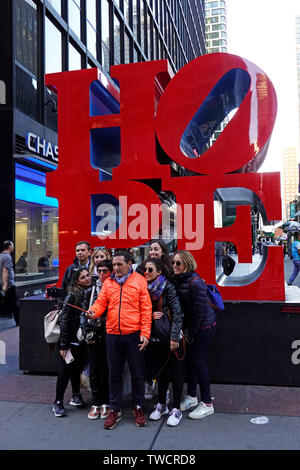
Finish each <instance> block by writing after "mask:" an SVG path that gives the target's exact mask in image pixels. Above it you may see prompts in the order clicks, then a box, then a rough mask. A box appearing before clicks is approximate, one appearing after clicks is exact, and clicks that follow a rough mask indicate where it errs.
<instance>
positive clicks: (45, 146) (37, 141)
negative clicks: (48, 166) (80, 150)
mask: <svg viewBox="0 0 300 470" xmlns="http://www.w3.org/2000/svg"><path fill="white" fill-rule="evenodd" d="M25 140H26V147H27V148H28V149H29V150H31V151H32V152H34V153H38V154H40V155H41V156H42V157H44V158H46V159H47V160H49V161H52V162H55V163H58V146H57V145H55V144H52V143H51V142H48V141H47V140H46V139H43V138H42V137H40V136H38V135H36V134H33V133H32V132H27V134H26V138H25Z"/></svg>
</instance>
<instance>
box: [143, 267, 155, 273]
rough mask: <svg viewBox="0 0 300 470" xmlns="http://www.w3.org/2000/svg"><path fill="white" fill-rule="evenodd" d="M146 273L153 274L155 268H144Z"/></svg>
mask: <svg viewBox="0 0 300 470" xmlns="http://www.w3.org/2000/svg"><path fill="white" fill-rule="evenodd" d="M144 273H150V274H151V273H153V268H144Z"/></svg>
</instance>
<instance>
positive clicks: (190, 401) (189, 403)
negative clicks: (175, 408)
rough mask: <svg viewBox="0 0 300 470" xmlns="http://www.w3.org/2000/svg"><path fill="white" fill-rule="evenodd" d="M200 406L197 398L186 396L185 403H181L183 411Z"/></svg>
mask: <svg viewBox="0 0 300 470" xmlns="http://www.w3.org/2000/svg"><path fill="white" fill-rule="evenodd" d="M196 405H198V398H197V397H190V395H186V396H185V397H184V399H183V401H182V402H181V403H180V409H181V411H186V410H189V409H190V408H193V406H196Z"/></svg>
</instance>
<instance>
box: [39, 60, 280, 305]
mask: <svg viewBox="0 0 300 470" xmlns="http://www.w3.org/2000/svg"><path fill="white" fill-rule="evenodd" d="M232 69H241V70H243V71H245V72H247V73H248V74H249V77H250V86H249V90H248V92H247V94H246V96H245V97H244V99H243V101H242V103H241V105H240V107H239V109H238V112H237V113H236V114H235V116H234V117H233V118H232V119H231V121H230V122H229V124H228V125H227V126H226V128H225V129H224V131H223V132H222V133H221V135H220V136H219V138H218V139H217V140H216V142H215V143H214V144H213V145H212V147H211V148H210V149H208V150H207V151H206V152H205V154H204V155H202V156H201V157H200V158H195V159H191V158H187V157H186V156H185V155H183V153H182V152H181V150H180V140H181V137H182V135H183V133H184V131H185V129H186V127H187V125H188V124H189V122H190V121H191V119H192V118H193V116H194V115H195V113H196V111H197V110H198V109H199V107H200V105H201V103H203V102H204V100H205V98H206V97H207V96H208V95H209V93H210V91H211V89H212V88H213V86H214V85H215V84H216V83H217V82H218V81H219V80H220V79H221V78H222V77H223V76H224V75H225V74H226V73H227V72H229V71H230V70H232ZM111 76H112V77H114V78H116V79H117V80H118V81H119V85H120V96H118V93H117V91H116V89H115V88H114V87H113V86H112V85H109V84H108V83H107V80H106V79H105V77H104V76H103V75H102V74H101V72H100V71H98V70H97V69H88V70H80V71H74V72H62V73H57V74H49V75H47V76H46V85H47V86H48V87H50V88H52V89H53V90H54V91H56V92H57V95H58V145H59V165H58V168H57V170H56V171H54V172H52V173H49V174H47V195H48V196H52V197H56V198H57V199H58V201H59V259H60V263H59V270H60V271H59V272H60V279H61V278H62V276H63V273H64V271H65V268H66V267H67V265H68V264H70V262H71V259H72V252H73V250H74V246H75V244H76V243H77V242H78V241H79V240H86V241H88V242H90V243H91V245H92V246H95V245H99V240H98V237H96V236H92V235H91V195H93V194H103V193H108V194H111V195H113V196H115V197H116V198H117V199H118V198H119V197H120V196H127V205H128V206H132V205H133V204H135V203H139V204H141V203H142V204H144V206H145V207H146V208H147V209H148V216H147V217H148V219H147V223H148V226H149V227H150V226H151V204H159V199H158V197H157V194H156V193H155V192H154V191H153V190H152V189H151V188H149V186H147V185H146V184H144V183H142V182H141V181H137V180H147V179H159V180H160V181H161V185H162V190H163V191H172V192H173V193H174V194H175V195H176V202H177V203H178V204H180V205H181V207H184V204H191V205H192V206H191V207H192V208H193V210H194V209H195V207H196V205H197V204H203V205H204V228H203V227H202V228H201V229H202V230H203V233H204V243H203V245H202V247H201V249H199V247H196V249H193V246H192V245H191V243H190V240H188V239H186V237H184V234H183V237H182V238H181V239H178V248H179V249H189V250H190V251H191V252H193V255H194V256H195V258H196V260H197V263H198V272H199V273H200V274H201V276H202V277H203V278H204V279H205V280H206V282H208V283H212V284H214V283H215V242H216V241H222V240H226V241H231V242H232V243H234V244H235V246H236V247H237V250H238V256H239V262H242V263H251V262H252V241H251V215H250V206H238V207H237V217H236V220H235V223H234V224H233V225H232V226H231V227H226V228H215V226H214V205H213V195H214V191H215V190H216V189H217V188H229V187H244V188H248V189H250V190H252V191H253V192H255V193H256V194H257V196H258V197H259V198H260V199H261V201H262V203H263V205H264V208H265V210H266V214H267V218H268V220H280V219H281V198H280V173H279V172H276V173H267V174H262V173H245V171H247V164H248V168H249V167H255V165H256V166H257V167H258V166H259V165H260V164H261V161H262V159H263V158H262V156H263V155H264V154H265V153H266V149H267V146H268V143H269V139H270V136H271V132H272V129H273V126H274V122H275V117H276V111H277V102H276V95H275V91H274V88H273V85H272V83H271V82H270V80H269V79H268V77H267V76H266V75H265V74H264V72H263V71H262V70H260V69H259V68H258V67H257V66H256V65H254V64H252V63H251V62H249V61H247V60H245V59H242V58H240V57H238V56H234V55H231V54H221V53H219V54H208V55H205V56H202V57H199V58H197V59H195V60H193V61H192V62H190V63H189V64H187V65H186V66H185V67H183V68H182V69H181V70H180V71H179V72H178V73H177V74H176V75H175V76H174V77H173V78H171V72H170V69H169V65H168V62H167V61H166V60H159V61H153V62H143V63H135V64H128V65H119V66H113V67H111ZM94 80H100V81H101V82H102V83H104V82H105V81H106V83H107V84H106V87H107V89H108V91H109V92H110V93H111V94H112V96H114V97H115V98H116V99H117V100H119V101H120V114H111V115H101V116H91V115H90V102H89V89H90V85H91V83H92V82H93V81H94ZM155 81H156V82H157V83H159V85H160V87H161V88H162V90H164V91H163V93H162V96H161V97H159V96H157V95H156V94H155V90H157V89H158V88H159V87H156V88H155V87H154V83H155ZM105 127H120V128H121V163H120V165H119V166H118V167H116V168H114V169H113V172H112V175H113V177H112V181H106V182H100V181H99V170H97V169H95V168H93V167H92V166H91V161H90V131H91V130H92V129H97V128H105ZM155 136H157V138H158V140H159V142H160V145H161V146H162V148H163V149H164V151H165V152H166V153H167V155H168V156H169V157H170V158H171V159H172V160H174V161H175V162H176V163H178V164H179V165H181V166H183V167H184V168H186V169H188V170H191V171H193V172H195V173H197V175H194V176H185V177H171V175H170V166H169V165H161V164H160V163H159V162H158V161H157V158H156V145H155ZM249 162H250V163H249ZM135 216H136V214H130V215H128V216H127V218H126V222H125V219H123V223H122V224H121V226H120V227H119V228H118V230H117V231H116V233H115V234H112V235H109V236H107V237H106V238H105V241H102V244H104V245H105V246H107V247H111V248H113V247H115V246H118V247H123V248H125V247H132V246H138V245H140V244H143V243H145V242H147V241H148V240H149V239H151V238H152V237H153V236H154V235H155V233H157V226H153V227H152V231H150V232H149V233H148V236H147V237H143V235H142V236H141V238H139V240H138V242H137V240H136V239H130V238H127V239H120V238H119V237H118V235H119V234H120V232H124V230H126V227H124V223H127V226H129V225H130V223H131V222H132V221H133V220H134V218H135ZM116 237H117V241H116ZM220 290H221V293H222V296H223V298H224V299H225V300H256V301H259V300H273V301H275V300H277V301H281V300H284V298H285V294H284V266H283V256H282V251H281V249H279V248H278V247H270V248H269V253H268V258H267V262H266V265H265V268H264V270H263V272H262V274H261V275H260V277H258V278H257V279H256V280H255V281H254V282H252V283H250V284H248V285H241V286H222V287H220Z"/></svg>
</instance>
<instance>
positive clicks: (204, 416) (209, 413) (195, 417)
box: [189, 411, 215, 419]
mask: <svg viewBox="0 0 300 470" xmlns="http://www.w3.org/2000/svg"><path fill="white" fill-rule="evenodd" d="M214 412H215V411H209V412H208V413H205V415H201V416H196V415H194V416H190V415H189V418H190V419H202V418H206V416H209V415H212V414H214ZM190 414H191V413H190Z"/></svg>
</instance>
